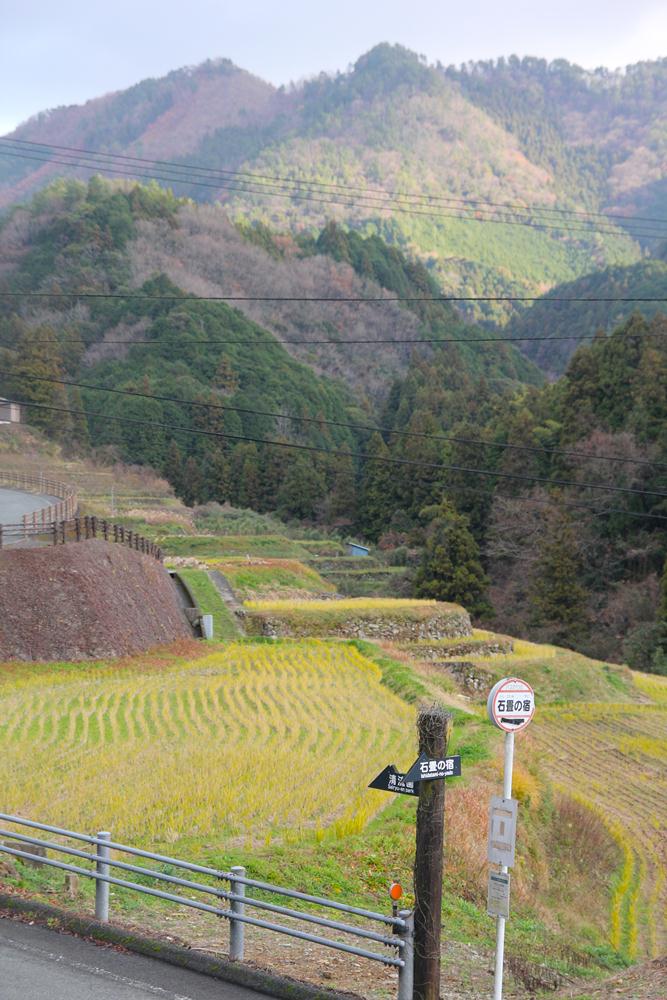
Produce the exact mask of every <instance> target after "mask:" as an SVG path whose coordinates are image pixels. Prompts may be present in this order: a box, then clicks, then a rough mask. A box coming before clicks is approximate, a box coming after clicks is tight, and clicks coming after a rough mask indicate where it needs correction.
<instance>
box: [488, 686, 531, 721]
mask: <svg viewBox="0 0 667 1000" xmlns="http://www.w3.org/2000/svg"><path fill="white" fill-rule="evenodd" d="M486 710H487V712H488V714H489V719H490V720H491V722H492V723H493V724H494V726H497V727H498V729H503V730H504V731H505V732H506V733H517V732H519V731H520V730H521V729H525V728H526V726H527V725H528V724H529V722H530V721H531V719H532V718H533V715H534V714H535V692H534V691H533V689H532V687H531V686H530V684H528V683H527V682H526V681H522V680H520V679H519V678H518V677H503V679H502V680H501V681H498V683H497V684H494V686H493V687H492V688H491V691H490V693H489V697H488V700H487V703H486Z"/></svg>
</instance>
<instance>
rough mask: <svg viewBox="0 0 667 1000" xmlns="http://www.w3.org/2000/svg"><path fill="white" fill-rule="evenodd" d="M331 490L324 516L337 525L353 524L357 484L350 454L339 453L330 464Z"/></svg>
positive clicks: (355, 512) (340, 526)
mask: <svg viewBox="0 0 667 1000" xmlns="http://www.w3.org/2000/svg"><path fill="white" fill-rule="evenodd" d="M328 478H329V484H330V485H329V492H328V495H327V498H326V502H325V508H324V518H325V520H326V521H327V523H328V524H335V525H336V527H339V528H342V527H344V526H349V525H352V524H353V523H354V522H355V520H356V515H357V510H356V507H357V484H356V477H355V473H354V464H353V462H352V459H351V457H350V456H349V455H338V456H335V457H334V458H332V459H331V462H330V465H329V476H328Z"/></svg>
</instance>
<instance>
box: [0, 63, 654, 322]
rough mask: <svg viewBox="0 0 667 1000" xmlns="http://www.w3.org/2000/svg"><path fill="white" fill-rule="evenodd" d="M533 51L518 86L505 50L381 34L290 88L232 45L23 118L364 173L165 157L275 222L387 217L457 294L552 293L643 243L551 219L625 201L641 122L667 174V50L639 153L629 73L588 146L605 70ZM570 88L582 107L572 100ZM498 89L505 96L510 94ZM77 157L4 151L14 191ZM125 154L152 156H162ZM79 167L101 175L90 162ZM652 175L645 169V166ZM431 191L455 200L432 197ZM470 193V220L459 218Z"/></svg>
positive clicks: (159, 152)
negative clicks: (436, 46) (470, 61)
mask: <svg viewBox="0 0 667 1000" xmlns="http://www.w3.org/2000/svg"><path fill="white" fill-rule="evenodd" d="M533 62H535V65H533V63H532V62H531V61H526V60H524V61H523V62H519V61H518V60H517V63H519V69H518V70H517V71H516V72H515V71H514V70H513V71H512V72H513V73H514V75H515V76H516V74H517V73H518V77H517V80H514V77H512V80H511V81H510V83H511V86H510V85H509V84H506V85H505V84H504V89H503V88H502V87H500V85H499V80H501V77H503V74H502V73H501V72H500V69H499V68H498V67H495V68H493V67H492V69H490V70H489V71H488V72H482V71H481V70H472V69H471V70H470V71H469V73H467V74H466V73H457V72H455V71H452V70H444V69H443V68H442V67H439V66H438V67H433V66H427V65H425V64H424V63H423V62H422V61H421V60H420V59H419V57H418V56H416V55H415V54H414V53H411V52H409V51H408V50H406V49H403V48H401V47H400V46H390V45H379V46H377V47H376V48H374V49H372V50H371V51H370V52H368V53H367V54H366V55H364V56H362V57H361V58H360V59H359V60H358V61H357V63H356V64H355V66H354V67H353V69H352V70H351V71H350V72H349V73H345V74H338V75H337V76H336V77H333V78H332V77H327V76H324V75H322V76H320V77H318V78H317V79H315V80H312V81H310V82H307V83H305V84H303V85H300V86H298V87H293V88H288V89H285V88H280V89H278V90H276V89H275V88H272V87H270V86H269V85H268V84H264V83H262V81H259V80H257V78H255V77H252V76H250V74H247V73H244V72H243V71H242V70H239V69H237V68H236V67H234V66H233V65H232V64H230V63H229V62H228V61H225V60H221V61H217V62H209V63H206V64H204V65H203V66H200V67H197V68H196V69H193V70H179V71H177V72H175V73H171V74H169V76H167V77H165V78H163V79H162V80H148V81H144V82H143V83H141V84H138V85H137V86H136V87H134V88H130V89H129V90H128V91H124V92H122V93H119V94H115V95H110V96H108V97H105V98H100V99H97V100H96V101H91V102H88V104H86V105H83V106H82V107H81V108H66V109H57V110H56V111H54V112H50V113H47V114H45V115H42V116H37V117H36V118H35V119H32V120H31V121H30V122H28V123H26V124H24V125H22V126H21V127H20V128H19V129H18V130H17V131H16V132H15V133H14V135H15V136H16V137H17V138H22V139H28V140H31V141H44V142H49V141H56V142H59V143H62V144H65V145H73V146H78V147H80V148H83V149H86V148H88V149H101V150H111V151H114V152H124V153H129V154H131V155H139V156H147V157H149V158H150V157H156V158H169V159H170V160H175V161H176V162H178V161H180V162H182V163H183V164H193V163H194V164H197V165H199V166H200V167H204V168H208V169H209V170H210V169H215V170H235V169H242V170H243V171H246V172H252V173H256V174H262V175H265V176H266V177H268V178H271V177H274V176H287V177H292V178H295V177H296V178H300V179H302V180H303V181H307V182H313V183H314V184H315V185H322V184H324V185H340V184H343V185H353V186H354V187H355V188H356V189H357V190H356V191H355V192H348V193H347V196H344V195H345V192H343V191H341V190H337V189H336V188H335V187H331V186H329V187H317V186H315V187H311V188H308V187H303V186H302V187H301V188H300V192H299V197H298V198H292V199H290V198H287V197H285V194H284V193H280V192H279V191H278V190H277V189H276V187H275V185H272V184H271V182H270V180H264V181H262V182H261V184H257V183H255V184H254V185H253V187H252V191H253V192H254V193H250V192H249V190H248V189H247V186H246V190H245V191H241V190H238V188H239V181H238V179H236V180H235V181H234V183H233V185H232V187H233V188H235V189H234V190H230V189H229V188H225V185H224V183H223V179H222V178H220V179H219V181H218V180H216V178H215V176H212V175H210V174H208V175H207V174H199V175H198V177H197V176H195V175H193V173H192V171H191V170H190V171H187V170H186V179H185V180H184V181H183V182H182V183H176V182H175V181H174V180H173V176H174V175H173V168H171V172H169V173H167V172H166V171H167V170H168V168H167V167H166V166H164V165H162V166H161V167H160V168H159V169H158V174H159V172H160V171H161V175H162V176H163V177H164V178H165V182H166V183H171V185H172V186H173V187H174V189H175V190H176V192H177V193H179V194H188V195H190V196H192V197H194V198H196V199H198V200H216V199H220V200H223V201H225V202H226V203H227V204H228V205H229V209H230V211H231V212H232V214H233V215H234V216H236V217H239V216H240V217H245V218H248V217H249V218H252V219H254V220H261V221H263V222H265V223H269V224H270V225H271V226H272V227H273V228H278V229H283V230H284V229H288V228H289V229H293V230H302V229H303V228H304V227H305V228H306V229H308V230H310V231H313V230H319V229H320V228H321V227H322V225H323V223H324V222H325V221H326V220H327V219H328V218H334V219H337V220H339V221H341V222H345V223H346V224H348V225H352V226H354V227H355V228H358V229H359V230H360V231H362V232H363V233H364V234H365V235H368V234H372V233H377V234H379V235H380V236H382V237H383V238H384V239H385V240H387V241H389V242H391V243H393V244H395V245H397V246H399V247H401V248H403V249H405V250H407V251H408V252H409V253H410V254H411V255H413V256H414V255H416V256H419V257H420V258H421V259H423V260H424V261H425V262H426V263H427V264H428V266H429V268H430V269H431V270H432V272H433V274H434V275H435V276H436V278H437V279H438V282H439V283H440V284H441V285H442V286H443V287H444V288H445V289H446V290H447V291H448V292H450V293H454V294H456V293H467V294H475V293H476V294H481V295H498V294H508V293H510V294H511V293H516V292H519V293H520V292H524V293H526V292H531V293H535V291H543V290H546V289H548V288H550V287H552V286H554V285H555V284H558V283H560V282H562V281H567V280H573V279H575V278H576V277H578V276H580V275H581V274H584V273H585V272H586V271H589V270H590V267H591V261H593V262H594V263H596V264H597V265H599V266H600V267H603V266H605V265H620V264H630V263H633V262H634V261H636V260H637V259H638V256H639V251H638V246H637V244H636V242H635V241H634V240H633V239H631V238H629V237H628V236H627V235H624V234H623V232H622V231H621V230H620V229H618V228H617V227H616V226H615V225H605V228H606V229H608V232H606V233H604V234H596V233H588V232H580V231H578V230H579V229H581V228H582V227H581V226H579V227H578V228H577V227H573V226H571V225H570V224H569V223H566V224H565V228H564V229H563V228H561V229H556V230H548V229H545V228H540V223H541V224H542V225H543V224H544V221H545V220H544V217H543V216H540V215H539V214H537V209H538V208H553V207H564V208H567V209H576V210H583V209H591V208H593V209H595V210H599V209H600V208H601V207H604V206H605V205H606V204H608V203H610V199H612V197H613V190H615V189H613V185H614V184H617V180H616V179H615V178H616V177H617V175H618V172H619V171H621V172H622V171H623V170H625V171H626V174H628V173H629V172H631V171H632V163H633V162H634V160H633V157H634V156H636V152H637V151H636V150H635V151H632V148H631V147H632V144H633V136H638V137H639V139H641V141H644V140H646V142H647V143H649V140H650V150H651V153H650V157H652V159H651V164H652V166H651V168H650V170H649V173H650V175H651V181H650V183H651V184H655V183H658V184H659V183H661V180H660V178H661V177H662V173H663V172H664V171H663V166H664V164H662V161H661V160H660V156H661V155H662V154H661V152H660V150H661V148H662V147H661V145H660V143H661V140H660V139H659V138H656V135H657V134H658V133H659V132H660V130H661V128H662V126H661V124H660V123H661V121H662V117H661V115H662V112H661V111H660V108H661V105H660V101H659V97H660V93H661V90H660V87H661V86H662V81H663V77H664V76H665V73H664V68H663V66H662V64H660V63H656V64H650V69H651V74H652V75H651V76H650V80H651V81H654V83H655V87H654V89H655V91H656V94H655V96H654V99H653V100H650V99H649V94H648V91H649V85H648V84H646V85H643V90H642V91H641V93H640V95H639V96H638V97H636V99H635V103H634V104H633V105H632V108H631V113H630V112H628V113H627V114H626V116H625V117H624V118H623V119H622V121H623V143H622V144H621V146H622V156H621V158H620V159H619V158H618V157H617V158H616V160H614V158H613V156H612V155H611V152H610V144H611V143H612V142H613V141H614V135H615V129H616V128H617V124H616V123H617V120H618V115H617V112H619V110H620V109H622V108H624V107H625V105H626V104H627V103H628V101H629V97H628V88H627V86H621V85H620V84H618V81H617V80H616V78H615V77H614V78H613V79H612V80H611V82H609V81H608V82H607V85H606V90H605V91H604V98H605V101H606V104H605V105H604V107H605V114H606V117H605V116H604V115H603V116H602V117H600V121H599V122H597V125H596V130H595V141H594V142H593V143H592V144H589V148H584V143H583V141H582V136H583V135H587V134H588V132H587V129H589V125H590V127H591V128H592V125H591V121H592V119H593V118H594V117H595V115H597V114H598V109H599V105H600V100H601V99H600V100H598V92H599V91H601V90H602V89H603V88H602V85H600V86H598V85H597V84H596V86H593V84H591V83H590V82H589V81H588V80H587V79H586V78H582V74H583V71H581V70H578V69H577V68H576V67H570V66H569V65H568V64H566V63H554V64H550V65H549V66H546V64H545V65H544V66H543V65H542V64H540V63H539V61H533ZM647 72H648V71H647ZM545 78H546V81H547V82H546V83H545ZM633 79H634V77H633ZM642 79H643V77H642ZM501 82H502V80H501ZM473 84H474V85H473ZM547 84H548V85H549V86H552V87H555V86H556V84H558V86H559V87H560V90H559V91H558V92H557V94H556V96H555V97H553V96H549V100H546V98H544V97H543V96H542V97H540V96H539V95H540V94H543V92H546V90H547V89H548V87H547ZM612 84H613V85H612ZM596 87H597V89H596ZM568 88H569V89H568ZM561 91H562V92H564V93H565V94H566V96H567V102H568V103H567V107H566V111H567V114H565V112H563V113H561V112H560V111H559V110H558V108H559V103H558V102H559V100H560V97H561ZM496 92H498V94H499V95H500V96H497V97H494V95H495V94H496ZM535 94H537V95H538V97H537V98H536V97H535ZM503 95H505V96H504V97H503ZM591 95H593V96H591ZM501 98H502V99H501ZM593 98H595V100H597V101H598V103H597V104H595V101H594V100H593ZM499 101H500V104H499V103H498V102H499ZM503 101H504V102H505V103H503ZM591 101H593V105H592V110H591V107H589V105H591ZM508 104H509V105H510V106H511V107H512V108H515V109H516V111H515V116H518V117H512V114H510V113H509V111H508V110H507V107H506V105H508ZM577 115H579V116H580V118H577V117H576V116H577ZM581 115H584V118H581ZM586 115H587V116H588V117H586ZM598 117H599V115H598ZM580 119H581V120H580ZM577 123H578V124H577ZM654 125H655V129H654V128H653V126H654ZM654 132H655V133H656V135H654ZM647 148H648V147H647ZM28 155H35V154H33V153H30V154H28ZM623 156H624V157H625V159H623ZM623 164H625V166H624V165H623ZM72 169H73V168H70V167H65V166H63V165H58V164H52V165H51V166H45V165H41V164H37V163H35V162H34V161H29V160H21V159H17V158H15V157H3V158H2V160H1V162H0V204H9V203H10V202H12V201H15V200H16V199H17V198H21V197H24V196H25V194H26V193H27V192H29V191H31V190H34V189H35V188H36V187H37V186H39V185H40V184H43V183H44V182H45V180H46V179H48V178H49V177H52V176H53V175H54V173H56V172H58V171H60V172H67V173H71V172H72ZM114 169H122V170H123V171H124V170H126V169H127V171H129V172H130V173H131V172H132V170H135V171H136V172H139V173H150V172H151V171H150V165H146V164H144V165H142V166H140V165H135V166H134V167H132V165H131V164H126V165H125V167H123V168H120V167H118V165H116V166H115V167H114ZM642 170H643V168H642ZM613 171H616V173H614V176H613V177H612V172H613ZM78 172H79V174H80V175H81V176H87V172H86V171H85V170H83V169H82V168H79V169H78ZM645 173H646V171H645V170H643V172H642V173H641V177H642V178H644V174H645ZM619 176H620V175H619ZM169 177H171V178H172V179H171V181H169V179H168V178H169ZM228 180H229V179H228ZM195 181H197V183H195ZM639 182H640V186H641V184H645V178H644V180H642V179H641V178H640V181H639ZM218 183H219V185H220V186H219V187H217V186H216V185H217V184H218ZM646 183H648V181H646ZM202 185H203V186H202ZM626 188H627V190H629V188H628V187H627V184H626ZM626 188H624V190H626ZM260 190H261V191H262V193H261V194H260V193H259V192H260ZM633 190H635V189H634V188H633ZM642 190H643V188H642ZM395 191H402V192H407V193H408V194H410V195H413V196H416V197H417V198H418V199H421V200H418V201H417V202H413V203H409V204H408V203H406V202H402V203H394V204H393V207H392V208H391V209H388V208H386V207H383V203H382V199H383V197H384V195H386V193H387V192H395ZM637 191H639V188H637ZM637 191H636V192H635V193H637ZM424 196H428V198H432V197H437V198H439V199H444V200H442V201H440V202H438V203H431V202H430V201H428V200H424ZM637 197H639V194H637ZM461 198H464V199H473V200H479V199H482V200H486V201H493V202H496V203H506V202H508V203H511V204H522V205H531V206H535V210H534V211H533V212H532V213H531V214H529V216H528V219H529V221H531V220H532V222H533V223H534V225H533V226H532V227H526V226H523V225H516V224H515V221H516V220H514V219H513V218H512V217H511V216H510V217H507V215H502V214H501V216H498V215H496V216H495V217H494V218H491V217H489V215H488V212H487V211H485V210H484V209H483V208H481V207H479V206H478V207H477V208H475V207H474V206H471V205H468V206H467V207H466V206H464V205H463V204H462V203H461V202H460V201H456V199H461ZM452 199H453V200H452ZM462 210H464V211H465V214H466V215H467V218H466V219H461V218H458V217H452V216H460V215H461V212H462ZM473 215H474V219H473V218H472V217H473ZM584 228H585V227H584ZM468 310H469V311H470V312H473V313H476V314H477V315H488V316H494V317H498V316H502V315H504V314H505V313H506V312H507V310H506V309H503V308H501V307H500V306H495V307H494V308H490V307H489V308H485V307H483V306H481V305H478V306H476V307H475V308H474V309H473V307H471V306H469V307H468Z"/></svg>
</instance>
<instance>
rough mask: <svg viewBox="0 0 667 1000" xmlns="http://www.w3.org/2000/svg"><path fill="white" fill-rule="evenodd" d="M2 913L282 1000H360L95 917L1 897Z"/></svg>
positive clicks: (14, 898) (17, 897)
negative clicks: (184, 946) (95, 918)
mask: <svg viewBox="0 0 667 1000" xmlns="http://www.w3.org/2000/svg"><path fill="white" fill-rule="evenodd" d="M0 910H6V911H9V912H10V913H16V914H20V915H22V916H24V917H30V919H31V920H34V921H35V923H39V924H43V925H44V926H46V927H49V928H50V929H51V930H63V931H69V932H70V933H72V934H76V935H78V936H80V937H86V938H91V939H92V940H94V941H99V942H101V943H104V944H114V945H120V946H121V947H123V948H126V949H127V950H128V951H132V952H136V954H138V955H145V956H147V957H148V958H156V959H158V960H159V961H161V962H167V963H168V964H169V965H176V966H178V967H179V968H181V969H190V970H191V971H192V972H199V973H201V974H202V975H204V976H210V977H211V978H213V979H221V980H223V982H226V983H234V984H235V985H236V986H246V987H247V988H248V989H252V990H256V991H257V992H258V993H264V994H266V995H267V996H270V997H276V998H277V1000H360V998H359V997H358V995H357V994H354V993H339V992H337V991H335V990H328V989H326V988H320V987H318V986H311V985H310V984H308V983H302V982H299V981H298V980H296V979H288V978H286V977H284V976H277V975H274V974H273V973H271V972H265V971H263V970H262V969H258V968H256V967H253V966H250V965H246V964H243V963H238V962H229V961H227V960H225V959H222V958H213V957H212V956H211V955H206V954H204V952H201V951H195V950H191V949H189V948H183V947H182V946H181V945H176V944H170V943H169V942H168V941H160V940H158V939H156V938H149V937H144V936H143V935H141V934H137V933H136V931H133V930H130V929H129V928H127V927H121V926H118V925H117V924H102V923H100V922H99V921H98V920H94V919H92V918H91V917H84V916H80V915H78V914H76V913H70V912H68V911H67V910H61V909H59V908H58V907H56V906H51V905H50V904H48V903H39V902H36V901H33V900H29V899H24V898H23V897H21V896H13V895H11V894H9V893H2V892H0Z"/></svg>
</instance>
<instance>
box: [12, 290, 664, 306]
mask: <svg viewBox="0 0 667 1000" xmlns="http://www.w3.org/2000/svg"><path fill="white" fill-rule="evenodd" d="M0 298H5V299H7V298H9V299H12V298H13V299H123V300H125V299H127V300H132V301H134V300H137V299H138V300H140V301H146V302H334V303H335V302H346V303H349V302H369V303H371V304H375V303H377V302H544V303H549V302H558V303H562V302H576V303H579V304H580V303H582V302H598V303H599V302H606V303H611V302H625V303H639V304H641V303H649V302H667V295H549V294H548V293H547V294H546V295H236V294H230V295H195V294H194V293H192V294H189V295H188V294H185V295H183V294H180V295H170V294H165V295H162V294H160V295H147V294H146V293H145V292H132V291H128V292H76V291H71V292H62V291H58V292H45V291H34V292H32V291H20V292H15V291H7V290H5V291H2V290H0Z"/></svg>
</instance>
